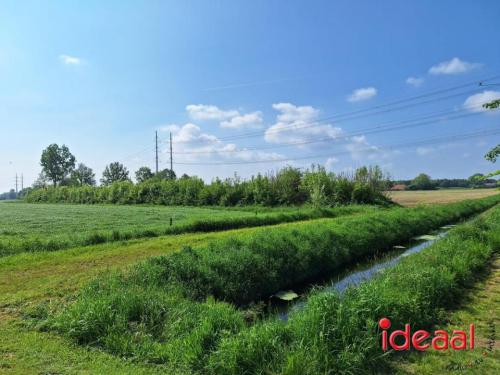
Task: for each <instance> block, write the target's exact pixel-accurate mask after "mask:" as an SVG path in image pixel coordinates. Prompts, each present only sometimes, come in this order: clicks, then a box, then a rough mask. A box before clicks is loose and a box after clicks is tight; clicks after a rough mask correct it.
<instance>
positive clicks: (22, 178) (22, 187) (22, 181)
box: [21, 173, 24, 191]
mask: <svg viewBox="0 0 500 375" xmlns="http://www.w3.org/2000/svg"><path fill="white" fill-rule="evenodd" d="M23 190H24V177H23V174H22V173H21V191H23Z"/></svg>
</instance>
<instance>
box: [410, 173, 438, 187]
mask: <svg viewBox="0 0 500 375" xmlns="http://www.w3.org/2000/svg"><path fill="white" fill-rule="evenodd" d="M409 188H410V189H412V190H434V189H435V188H436V185H435V184H434V183H433V182H432V180H431V177H430V176H429V175H427V174H425V173H420V174H419V175H418V176H417V177H415V178H414V179H413V180H412V181H411V184H410V186H409Z"/></svg>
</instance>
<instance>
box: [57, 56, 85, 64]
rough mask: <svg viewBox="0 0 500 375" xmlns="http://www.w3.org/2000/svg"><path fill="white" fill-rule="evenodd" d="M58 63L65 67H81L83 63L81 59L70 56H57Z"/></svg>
mask: <svg viewBox="0 0 500 375" xmlns="http://www.w3.org/2000/svg"><path fill="white" fill-rule="evenodd" d="M59 61H61V62H62V63H63V64H65V65H81V64H82V63H83V60H82V59H81V58H79V57H75V56H70V55H59Z"/></svg>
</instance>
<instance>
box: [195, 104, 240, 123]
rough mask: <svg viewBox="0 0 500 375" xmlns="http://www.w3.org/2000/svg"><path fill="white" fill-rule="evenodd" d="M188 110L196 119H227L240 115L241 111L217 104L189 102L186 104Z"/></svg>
mask: <svg viewBox="0 0 500 375" xmlns="http://www.w3.org/2000/svg"><path fill="white" fill-rule="evenodd" d="M186 111H187V112H188V115H189V117H191V118H192V119H194V120H226V119H228V118H231V117H235V116H239V112H238V111H236V110H234V109H230V110H222V109H220V108H219V107H217V106H215V105H206V104H189V105H187V106H186Z"/></svg>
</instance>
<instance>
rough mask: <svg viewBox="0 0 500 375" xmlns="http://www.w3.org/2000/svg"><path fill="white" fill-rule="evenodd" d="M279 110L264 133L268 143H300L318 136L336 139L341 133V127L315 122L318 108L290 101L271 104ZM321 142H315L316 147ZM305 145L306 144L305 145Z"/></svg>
mask: <svg viewBox="0 0 500 375" xmlns="http://www.w3.org/2000/svg"><path fill="white" fill-rule="evenodd" d="M273 108H274V109H275V110H277V111H278V112H279V114H278V115H277V116H276V123H275V124H273V125H272V126H270V127H269V128H268V129H267V130H266V132H265V135H264V139H265V140H266V142H269V143H277V144H279V143H302V142H308V141H311V140H313V139H318V138H325V139H328V138H331V139H332V140H333V139H336V138H338V137H339V136H340V135H341V134H342V129H340V128H338V127H334V126H332V125H331V124H321V123H319V122H315V121H317V119H318V116H319V110H317V109H316V108H313V107H311V106H296V105H293V104H291V103H277V104H273ZM318 145H321V144H315V145H314V147H318ZM306 147H307V146H306Z"/></svg>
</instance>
